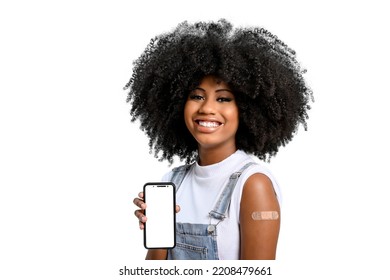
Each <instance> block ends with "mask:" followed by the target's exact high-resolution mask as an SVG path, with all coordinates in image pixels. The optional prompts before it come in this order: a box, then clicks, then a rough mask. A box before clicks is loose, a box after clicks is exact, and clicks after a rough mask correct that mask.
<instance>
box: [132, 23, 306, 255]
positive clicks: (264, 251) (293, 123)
mask: <svg viewBox="0 0 390 280" xmlns="http://www.w3.org/2000/svg"><path fill="white" fill-rule="evenodd" d="M134 65H135V67H134V70H133V75H132V77H131V79H130V81H129V83H128V84H127V86H126V88H129V89H130V91H129V95H128V101H130V102H131V104H132V108H131V115H132V116H133V119H132V120H133V121H134V120H136V119H139V120H140V123H141V129H142V130H144V131H145V132H146V134H147V135H148V136H149V139H150V142H149V145H150V148H151V150H154V152H155V155H156V157H159V158H160V159H161V160H163V159H165V160H168V161H169V162H170V163H172V162H173V159H174V157H175V156H176V157H178V158H179V159H180V160H184V161H186V163H187V165H183V166H180V167H178V168H174V169H173V170H172V171H171V172H169V173H168V174H166V175H165V176H164V178H163V181H172V182H174V183H175V185H176V187H177V193H176V199H177V204H178V207H177V208H178V209H177V211H178V214H177V225H176V228H177V230H176V240H177V243H176V247H175V248H174V249H172V250H149V251H148V253H147V257H146V258H147V259H274V258H275V256H276V247H277V240H278V235H279V228H280V191H279V187H278V185H277V182H276V181H275V179H274V178H273V176H272V174H271V173H270V172H269V171H268V170H267V169H266V168H265V167H264V166H262V165H261V164H260V163H258V162H257V161H255V160H254V159H253V156H255V157H257V158H259V159H261V160H265V159H269V158H270V157H271V156H274V155H275V154H276V153H277V151H278V149H279V147H280V146H281V145H285V144H286V143H288V142H289V141H290V140H291V139H292V138H293V136H294V134H295V132H296V131H297V129H298V127H299V124H303V125H304V127H305V128H306V119H307V110H309V109H310V107H309V105H308V104H309V101H310V97H311V91H310V89H309V88H308V87H307V86H306V83H305V81H304V79H303V77H302V74H303V70H302V69H301V68H300V66H299V64H298V62H297V61H296V59H295V52H294V51H293V50H291V49H290V48H289V47H288V46H287V45H285V44H284V43H283V42H282V41H280V40H279V39H277V38H276V37H275V36H274V35H272V34H271V33H269V32H268V31H266V30H265V29H258V28H236V29H233V26H232V25H231V24H230V23H229V22H227V21H226V20H220V21H218V22H211V23H202V22H199V23H195V24H189V23H187V22H184V23H181V24H179V25H178V27H177V28H176V29H174V30H173V31H172V32H170V33H166V34H163V35H160V36H157V37H155V38H154V39H152V41H151V42H150V44H149V45H148V47H147V48H146V50H145V52H144V53H143V54H142V55H141V56H140V58H139V59H138V60H137V61H136V62H135V64H134ZM142 198H143V194H142V193H140V194H139V197H138V198H135V199H134V204H135V205H137V206H138V208H139V209H137V210H136V211H135V215H136V217H137V218H138V219H139V222H140V228H141V229H143V227H144V223H145V222H146V223H147V217H146V216H145V215H144V209H146V207H147V206H146V204H145V203H144V202H143V200H142Z"/></svg>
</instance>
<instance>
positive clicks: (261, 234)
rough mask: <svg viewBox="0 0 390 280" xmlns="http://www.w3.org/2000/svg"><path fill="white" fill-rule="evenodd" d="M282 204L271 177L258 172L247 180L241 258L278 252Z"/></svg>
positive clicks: (271, 255)
mask: <svg viewBox="0 0 390 280" xmlns="http://www.w3.org/2000/svg"><path fill="white" fill-rule="evenodd" d="M279 228H280V207H279V202H278V200H277V197H276V194H275V191H274V188H273V185H272V182H271V180H270V179H269V178H268V177H267V176H266V175H264V174H261V173H256V174H253V175H252V176H250V177H249V178H248V180H247V181H246V182H245V185H244V189H243V193H242V197H241V205H240V235H241V250H240V259H252V260H254V259H263V260H272V259H275V256H276V246H277V242H278V236H279Z"/></svg>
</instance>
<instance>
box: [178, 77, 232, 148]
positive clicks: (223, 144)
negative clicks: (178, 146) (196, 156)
mask: <svg viewBox="0 0 390 280" xmlns="http://www.w3.org/2000/svg"><path fill="white" fill-rule="evenodd" d="M184 120H185V123H186V126H187V128H188V130H189V131H190V133H191V134H192V136H193V137H194V138H195V139H196V141H197V142H198V146H199V148H200V149H201V148H204V149H217V148H218V149H219V148H222V149H224V148H233V149H234V151H235V150H236V140H235V136H236V132H237V129H238V123H239V112H238V107H237V104H236V101H235V98H234V94H233V92H232V91H231V89H230V87H229V86H228V85H227V84H226V83H225V82H223V81H220V80H219V79H218V78H216V77H215V76H206V77H204V78H203V79H202V81H201V82H200V84H199V85H198V86H197V87H196V88H195V89H194V90H192V91H191V92H190V94H189V95H188V99H187V101H186V104H185V107H184Z"/></svg>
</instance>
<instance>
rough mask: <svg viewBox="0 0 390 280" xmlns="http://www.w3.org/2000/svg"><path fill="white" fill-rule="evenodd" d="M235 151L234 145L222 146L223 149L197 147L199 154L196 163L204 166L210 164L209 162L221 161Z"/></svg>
mask: <svg viewBox="0 0 390 280" xmlns="http://www.w3.org/2000/svg"><path fill="white" fill-rule="evenodd" d="M236 151H237V148H236V146H235V145H234V146H231V147H224V148H223V149H216V148H210V149H207V148H199V149H198V156H199V161H198V164H199V165H200V166H206V165H211V164H215V163H218V162H221V161H223V160H224V159H226V158H228V157H229V156H231V155H232V154H234V153H235V152H236Z"/></svg>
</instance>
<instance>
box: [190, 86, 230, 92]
mask: <svg viewBox="0 0 390 280" xmlns="http://www.w3.org/2000/svg"><path fill="white" fill-rule="evenodd" d="M195 89H199V90H201V91H203V92H206V90H205V89H203V88H201V87H196V88H195ZM195 89H194V90H195ZM220 91H228V92H231V93H233V91H232V90H230V89H227V88H220V89H217V90H216V91H215V92H220Z"/></svg>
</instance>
